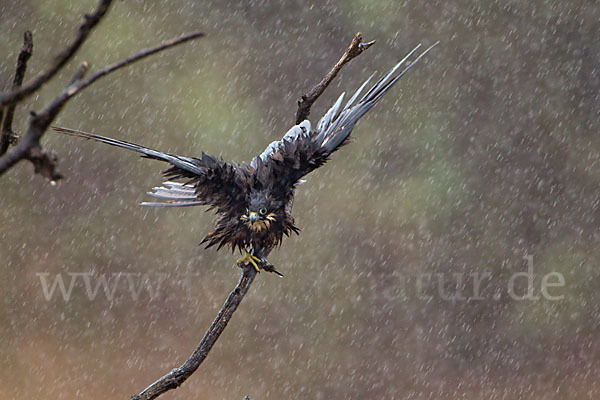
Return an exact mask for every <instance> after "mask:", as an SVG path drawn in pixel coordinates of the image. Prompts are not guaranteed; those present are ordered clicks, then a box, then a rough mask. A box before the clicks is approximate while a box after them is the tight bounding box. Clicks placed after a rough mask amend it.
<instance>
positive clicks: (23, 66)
mask: <svg viewBox="0 0 600 400" xmlns="http://www.w3.org/2000/svg"><path fill="white" fill-rule="evenodd" d="M32 52H33V36H32V35H31V32H30V31H25V34H24V35H23V47H21V51H20V52H19V57H18V58H17V69H16V71H15V78H14V80H13V86H12V90H15V89H18V88H20V87H21V84H22V83H23V78H24V77H25V71H26V70H27V61H29V58H30V57H31V53H32ZM16 107H17V105H16V103H13V104H11V105H9V106H8V107H7V108H6V117H5V119H4V121H3V122H2V134H1V136H0V156H1V155H2V154H4V153H6V151H7V150H8V145H9V144H10V143H11V142H12V141H13V140H14V138H15V134H14V132H13V130H12V122H13V118H14V116H15V108H16ZM1 120H2V117H0V121H1Z"/></svg>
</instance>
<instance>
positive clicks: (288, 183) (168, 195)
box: [53, 46, 431, 268]
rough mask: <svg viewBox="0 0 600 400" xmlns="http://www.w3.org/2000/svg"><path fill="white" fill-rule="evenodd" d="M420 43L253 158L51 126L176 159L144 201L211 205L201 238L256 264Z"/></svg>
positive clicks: (289, 229) (288, 229) (290, 229)
mask: <svg viewBox="0 0 600 400" xmlns="http://www.w3.org/2000/svg"><path fill="white" fill-rule="evenodd" d="M418 48H419V46H417V47H416V48H415V49H413V50H412V51H411V52H410V53H409V54H408V55H407V56H406V57H405V58H404V59H403V60H402V61H401V62H399V63H398V64H397V65H396V66H394V68H392V69H391V70H390V71H389V72H388V73H387V74H386V75H385V76H384V77H383V78H381V79H380V80H379V81H378V82H377V83H376V84H374V85H373V86H372V87H371V88H370V89H369V90H367V91H366V93H365V94H362V93H363V92H364V89H365V88H366V87H367V85H368V84H369V82H370V80H371V78H372V76H371V78H369V79H367V80H366V81H365V82H364V83H363V84H362V86H361V87H360V88H359V89H358V90H357V91H356V93H355V94H354V95H353V96H352V97H351V98H350V99H349V100H348V102H347V103H346V104H345V105H344V106H342V104H343V100H344V94H343V93H342V95H341V96H340V97H339V98H338V100H337V101H336V102H335V104H334V105H333V106H332V107H331V108H330V109H329V111H328V112H327V113H326V114H325V115H324V116H323V117H322V118H321V120H320V121H319V123H318V124H317V126H316V128H314V129H313V127H312V126H311V123H310V122H309V121H308V120H305V121H303V122H302V123H300V124H298V125H296V126H294V127H292V128H291V129H290V130H289V131H288V132H287V133H286V134H285V135H284V137H283V138H282V139H281V140H279V141H276V142H273V143H271V144H270V145H269V146H268V147H267V148H266V149H265V151H264V152H263V153H262V154H260V155H258V156H256V157H254V158H253V159H252V161H251V162H250V163H249V164H248V163H242V164H240V165H238V164H235V163H228V162H225V161H223V159H218V158H216V157H214V156H212V155H209V154H204V153H202V154H201V155H200V156H199V157H184V156H179V155H175V154H168V153H164V152H161V151H157V150H153V149H150V148H147V147H144V146H140V145H137V144H133V143H129V142H125V141H121V140H115V139H110V138H107V137H103V136H99V135H94V134H90V133H85V132H81V131H77V130H73V129H67V128H58V127H54V128H53V129H54V130H56V131H58V132H62V133H65V134H69V135H72V136H78V137H83V138H86V139H93V140H96V141H99V142H103V143H106V144H110V145H113V146H117V147H121V148H125V149H129V150H133V151H136V152H139V153H142V154H143V157H145V158H150V159H155V160H161V161H165V162H168V163H169V164H171V167H170V168H169V169H167V170H166V171H164V172H163V174H164V177H165V178H167V181H166V182H164V183H163V185H162V186H160V187H155V188H153V191H152V192H149V194H150V195H151V196H153V197H154V198H155V199H156V201H152V202H144V203H142V205H146V206H162V207H182V206H196V205H203V206H208V207H209V209H213V210H214V211H215V212H216V214H217V216H218V218H217V221H216V224H215V228H214V229H213V230H212V231H211V232H210V233H208V235H206V237H205V238H204V239H203V240H202V244H204V245H206V247H207V248H208V247H213V246H216V248H217V249H221V248H222V247H224V246H229V247H230V248H231V249H232V250H236V249H237V250H240V251H242V252H246V251H249V253H246V258H244V259H242V260H241V261H244V262H251V263H252V264H254V265H255V267H257V264H256V262H258V261H261V262H263V264H265V265H266V257H267V255H268V254H269V253H270V251H271V250H272V249H273V248H274V247H275V246H277V245H279V244H281V241H282V240H283V237H284V236H289V235H290V234H291V233H298V232H299V229H298V228H297V227H296V226H295V225H294V219H293V217H292V215H291V212H292V203H293V199H294V192H295V190H296V188H297V186H298V184H299V183H300V182H301V179H302V178H303V177H304V176H305V175H307V174H308V173H310V172H311V171H313V170H315V169H317V168H319V167H320V166H322V165H323V164H325V163H326V162H327V160H328V159H329V158H330V156H331V154H332V153H334V152H335V151H336V150H338V149H339V148H340V147H341V146H343V145H344V144H345V143H347V141H348V139H349V137H350V133H351V132H352V129H353V128H354V125H355V124H356V122H357V121H358V120H359V119H360V118H361V117H362V116H363V115H364V114H365V113H367V112H368V111H369V110H370V109H371V108H372V107H373V106H374V105H375V104H376V103H377V102H378V101H379V100H380V99H381V98H382V97H383V95H385V94H386V93H387V92H388V91H389V90H390V88H391V87H392V86H393V85H394V84H395V83H396V82H397V81H398V80H399V79H400V78H401V77H402V76H403V75H404V74H405V73H406V72H407V71H408V70H409V69H410V68H411V67H412V66H413V65H415V63H417V62H418V61H419V60H420V59H421V57H423V56H424V55H425V54H426V53H427V52H428V51H429V49H431V48H429V49H427V50H425V51H424V52H423V53H421V54H420V55H419V56H418V57H416V58H415V59H414V60H413V61H412V62H411V63H409V64H408V65H407V66H406V67H405V68H404V69H403V70H402V71H401V72H399V73H398V74H397V75H394V74H396V72H397V71H398V70H399V69H400V67H401V66H402V65H403V64H404V63H405V62H406V60H407V59H408V58H409V57H410V56H411V55H412V54H413V53H415V52H416V51H417V49H418ZM255 261H256V262H255ZM257 268H258V267H257Z"/></svg>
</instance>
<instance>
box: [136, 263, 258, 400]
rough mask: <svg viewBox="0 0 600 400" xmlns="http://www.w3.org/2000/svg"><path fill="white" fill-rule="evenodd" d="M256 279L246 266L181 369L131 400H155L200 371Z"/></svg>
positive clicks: (254, 273) (254, 272)
mask: <svg viewBox="0 0 600 400" xmlns="http://www.w3.org/2000/svg"><path fill="white" fill-rule="evenodd" d="M255 277H256V270H255V269H254V268H253V267H252V266H251V265H245V266H244V267H243V268H242V277H241V278H240V281H239V282H238V284H237V286H236V287H235V288H234V289H233V290H232V291H231V293H230V294H229V297H227V300H226V301H225V304H223V307H221V310H220V311H219V314H217V317H216V318H215V320H214V321H213V323H212V325H211V326H210V328H208V331H207V332H206V333H205V334H204V337H203V338H202V341H201V342H200V344H199V345H198V347H197V348H196V350H195V351H194V352H193V353H192V355H191V356H190V358H189V359H188V360H187V361H186V362H185V363H183V365H182V366H181V367H179V368H175V369H174V370H172V371H171V372H169V373H168V374H166V375H165V376H163V377H162V378H160V379H159V380H157V381H156V382H154V383H153V384H152V385H150V386H148V387H147V388H146V389H144V391H143V392H141V393H140V394H134V395H133V396H131V400H151V399H155V398H157V397H158V396H160V395H161V394H163V393H165V392H167V391H169V390H171V389H176V388H178V387H179V386H180V385H181V384H182V383H183V382H184V381H185V380H186V379H187V378H189V377H190V376H191V375H192V374H193V373H194V372H195V371H196V370H197V369H198V367H199V366H200V364H202V361H204V359H205V358H206V356H207V355H208V352H209V351H210V349H211V348H212V347H213V345H214V344H215V342H216V341H217V339H218V338H219V336H220V335H221V333H222V332H223V330H224V329H225V327H226V326H227V323H228V322H229V320H230V319H231V317H232V316H233V313H234V312H235V310H237V308H238V306H239V305H240V303H241V302H242V300H243V299H244V296H245V295H246V293H247V292H248V289H249V288H250V285H251V284H252V282H253V281H254V278H255Z"/></svg>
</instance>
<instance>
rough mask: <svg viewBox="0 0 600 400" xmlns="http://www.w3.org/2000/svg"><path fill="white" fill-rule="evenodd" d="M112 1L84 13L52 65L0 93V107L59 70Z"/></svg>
mask: <svg viewBox="0 0 600 400" xmlns="http://www.w3.org/2000/svg"><path fill="white" fill-rule="evenodd" d="M110 3H112V0H101V1H100V2H99V3H98V6H97V7H96V10H94V12H93V13H91V14H85V20H84V21H83V23H82V24H81V25H80V26H79V32H78V33H77V37H76V38H75V40H74V41H73V43H71V45H70V46H69V47H67V48H66V49H65V50H64V51H63V52H62V53H60V54H59V55H58V56H57V57H56V60H55V62H54V65H52V66H51V67H50V68H49V69H48V70H47V71H45V72H42V73H41V74H39V75H38V76H37V77H35V78H34V79H33V80H32V81H31V82H29V83H28V84H27V85H25V86H23V87H21V88H18V89H16V90H15V89H13V90H12V91H10V92H7V93H1V94H0V107H4V106H7V105H9V104H14V103H17V102H19V101H21V100H23V99H24V98H25V97H27V96H29V95H31V94H32V93H35V92H36V91H37V90H38V89H39V88H40V87H42V85H43V84H44V83H46V82H48V81H49V80H50V79H51V78H52V77H53V76H54V75H56V73H57V72H58V71H60V70H61V69H62V68H63V67H64V66H65V64H66V63H67V62H68V61H69V60H70V59H71V58H72V57H73V56H74V55H75V53H77V50H79V48H80V47H81V45H82V44H83V43H84V42H85V40H86V39H87V38H88V36H89V35H90V33H91V32H92V30H93V29H94V27H95V26H96V25H97V24H98V22H100V20H101V19H102V17H104V15H105V14H106V11H108V7H109V6H110Z"/></svg>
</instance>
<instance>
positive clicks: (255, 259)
mask: <svg viewBox="0 0 600 400" xmlns="http://www.w3.org/2000/svg"><path fill="white" fill-rule="evenodd" d="M244 253H245V255H244V257H242V258H239V259H238V260H237V263H238V264H248V263H250V264H252V266H253V267H254V269H255V270H256V272H260V269H259V268H258V264H257V263H260V262H262V260H261V259H260V258H258V257H256V256H253V255H252V254H250V253H248V252H247V251H246V250H244Z"/></svg>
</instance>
